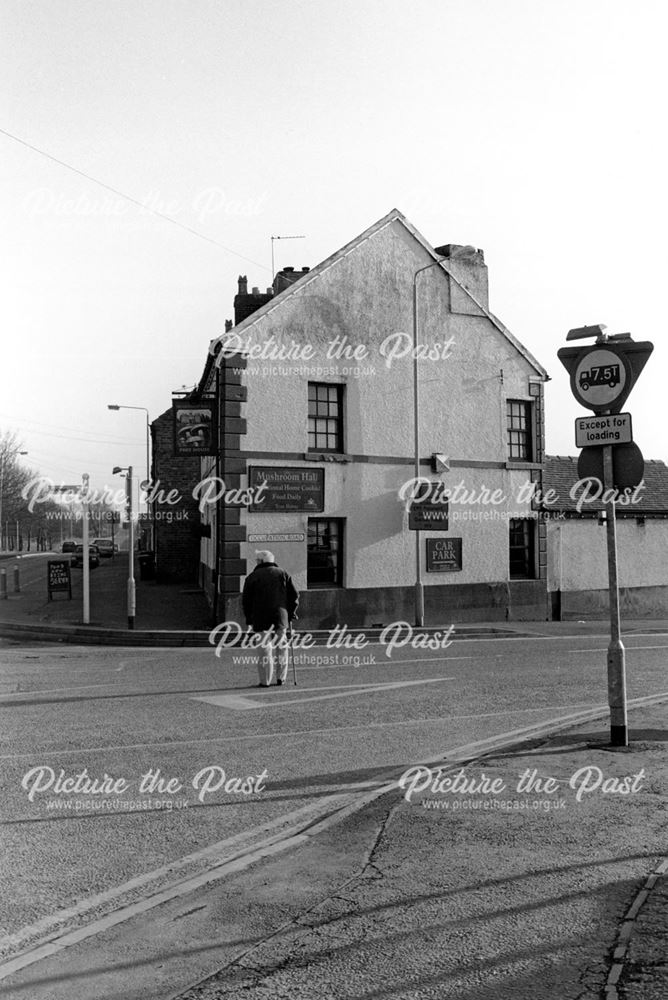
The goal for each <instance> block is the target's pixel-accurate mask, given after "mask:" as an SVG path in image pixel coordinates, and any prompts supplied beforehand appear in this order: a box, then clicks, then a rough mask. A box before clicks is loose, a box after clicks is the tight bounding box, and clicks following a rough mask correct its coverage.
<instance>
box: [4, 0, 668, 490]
mask: <svg viewBox="0 0 668 1000" xmlns="http://www.w3.org/2000/svg"><path fill="white" fill-rule="evenodd" d="M667 28H668V7H667V5H666V4H665V2H663V0H636V2H635V3H633V4H631V3H628V2H627V0H623V2H622V0H559V2H556V0H335V2H334V0H308V2H307V0H215V2H214V0H115V2H113V3H110V2H109V0H60V2H58V3H54V2H53V0H0V93H1V94H2V96H1V97H0V108H1V112H0V129H3V130H4V131H5V132H9V133H11V134H12V135H14V136H17V137H19V138H20V139H22V140H24V141H25V142H27V143H30V144H31V145H33V146H35V147H38V148H39V149H41V150H44V151H45V152H47V153H49V154H50V155H51V156H53V157H55V158H57V159H59V160H62V161H64V162H66V163H68V164H71V165H73V166H75V167H76V168H77V169H78V170H80V171H82V172H83V173H85V174H88V175H90V176H91V177H94V178H97V179H98V180H100V181H102V182H104V183H105V184H107V185H109V186H110V187H112V188H115V189H117V190H118V191H119V192H123V193H124V194H127V195H129V196H131V197H132V198H134V199H135V200H136V201H137V202H139V203H140V204H141V205H143V206H145V207H144V208H142V207H139V206H137V205H134V204H132V203H131V202H129V201H126V200H124V199H123V198H122V197H120V196H119V195H116V194H113V193H111V192H110V191H108V190H105V189H103V188H102V187H99V186H98V185H96V184H95V183H93V182H92V181H90V180H87V179H85V178H84V177H82V176H80V175H77V174H75V173H73V172H72V171H70V170H68V169H66V168H65V167H63V166H60V165H59V164H57V163H55V162H53V160H49V159H47V158H46V157H45V156H43V155H39V154H38V153H36V152H34V151H33V150H31V149H29V148H27V147H26V146H24V145H21V144H20V143H18V142H16V141H14V140H12V139H10V138H9V137H7V135H4V134H0V150H1V155H0V204H1V213H2V219H3V223H2V249H3V257H4V259H3V261H2V274H3V278H4V281H3V286H4V287H3V294H2V296H1V297H0V322H1V325H2V353H1V361H0V429H10V430H11V429H15V430H16V431H17V432H18V434H19V437H20V440H21V442H22V444H23V446H24V447H25V448H26V449H28V451H29V453H30V455H29V459H30V461H31V463H33V464H34V466H36V467H37V468H38V469H39V470H40V471H41V472H42V473H44V474H46V475H50V476H52V477H53V478H55V479H57V480H58V481H61V480H64V481H65V482H72V483H74V482H77V481H78V480H79V478H80V475H81V473H82V472H89V473H90V474H91V479H92V482H93V483H94V484H98V485H102V484H104V483H107V482H109V483H113V482H114V480H113V479H112V478H111V469H112V466H114V465H127V464H129V463H133V464H134V465H135V466H136V467H137V468H138V469H140V470H141V469H143V467H144V463H145V415H144V414H143V413H142V412H139V411H135V412H133V411H131V410H125V411H120V412H117V413H112V412H110V411H108V410H107V408H106V404H107V403H120V404H124V405H131V406H140V407H147V408H148V410H149V412H150V416H151V418H154V417H156V416H158V414H160V413H162V412H163V411H164V410H166V409H167V408H168V407H169V406H170V405H171V398H172V397H171V392H172V390H178V389H180V388H182V387H183V386H186V387H191V386H192V385H194V384H195V382H197V380H198V379H199V376H200V375H201V372H202V368H203V364H204V360H205V357H206V351H207V347H208V343H209V341H210V340H211V339H212V338H213V337H215V336H217V335H218V334H219V333H221V332H222V331H223V328H224V321H225V319H226V318H231V317H232V314H233V313H232V298H233V296H234V293H235V291H236V287H237V286H236V281H237V276H238V275H239V274H247V275H248V279H249V287H250V286H253V285H257V286H259V287H260V288H261V289H262V288H264V287H266V286H267V285H268V284H270V282H271V277H272V275H271V247H270V239H269V237H270V236H271V235H272V234H282V235H292V234H305V235H306V236H307V239H305V240H301V241H299V242H295V243H288V242H285V243H277V244H276V245H275V246H276V265H277V267H280V266H284V265H288V264H292V265H294V266H295V267H297V268H300V267H302V266H304V265H309V266H313V265H315V264H316V263H318V262H319V261H321V260H322V259H324V258H325V257H326V256H328V255H329V254H330V253H332V252H333V251H334V250H336V249H337V248H338V247H340V246H342V245H343V244H344V243H346V242H348V240H350V239H351V238H352V237H353V236H355V235H356V234H357V233H359V232H361V231H362V230H364V229H365V228H366V227H367V226H369V225H370V224H371V223H373V222H375V221H376V220H377V219H378V218H380V217H381V216H383V215H385V214H386V213H387V212H388V211H389V210H390V209H391V208H393V207H397V208H399V209H400V210H401V211H402V212H404V214H405V215H407V216H408V218H409V219H410V221H411V222H412V223H413V224H414V225H415V226H416V227H417V228H418V229H419V230H420V231H421V232H422V234H423V235H424V236H425V237H426V239H427V240H429V242H430V243H432V245H436V246H437V245H440V244H443V243H450V242H452V243H463V244H473V245H475V246H477V247H482V248H483V249H484V251H485V259H486V262H487V264H488V266H489V272H490V304H491V308H492V310H493V311H494V312H495V313H496V314H497V315H498V316H499V317H500V318H501V320H502V321H503V322H504V323H505V324H506V326H508V327H509V328H510V329H511V330H512V332H513V333H514V334H515V336H517V337H518V338H519V339H520V340H521V341H522V342H523V343H524V344H525V345H526V347H527V348H528V349H529V350H530V351H531V352H532V354H533V355H534V356H535V357H536V358H538V360H539V361H540V362H541V363H542V364H543V365H544V367H546V368H547V370H548V372H549V374H550V375H551V377H552V382H551V383H549V385H548V387H547V390H546V398H547V446H548V451H549V452H551V453H553V454H575V453H576V449H575V446H574V432H573V420H574V418H575V417H576V416H578V415H580V414H582V413H583V411H582V410H581V408H579V407H578V405H577V404H576V403H575V401H574V400H573V399H572V397H571V395H570V390H569V387H568V379H567V376H566V373H565V371H564V370H563V368H562V367H561V364H560V363H559V362H558V360H557V358H556V351H557V349H558V348H559V347H560V346H561V345H562V344H563V343H564V340H565V335H566V332H567V330H568V329H569V328H570V327H574V326H581V325H584V324H592V323H605V324H607V326H608V328H609V331H610V332H613V333H614V332H623V331H631V332H632V334H633V336H634V337H635V339H637V340H641V339H649V340H652V341H654V344H655V351H654V355H653V357H652V358H651V359H650V362H649V363H648V366H647V368H646V369H645V372H644V373H643V375H642V376H641V381H640V382H639V383H638V385H637V387H636V389H635V390H634V392H633V394H632V396H631V398H630V400H629V402H628V404H627V406H626V409H628V410H630V411H631V412H632V414H633V420H634V437H635V440H636V441H637V442H638V444H639V445H640V447H641V449H642V451H643V453H644V455H645V457H646V458H659V459H663V460H666V459H668V446H667V445H666V434H665V431H666V426H667V424H668V420H667V413H668V392H667V391H666V388H665V376H666V373H667V371H668V367H667V360H668V359H667V352H666V347H665V343H666V319H665V315H664V311H663V310H664V305H663V300H664V294H663V289H664V286H665V283H666V273H667V268H668V259H667V257H668V253H667V250H666V243H667V239H666V230H667V228H668V227H667V225H666V222H667V219H666V177H667V176H668V169H667V167H668V163H667V159H668V156H667V152H666V150H667V148H668V147H667V144H666V140H665V130H666V98H667V96H668V87H667V86H666V65H667V63H668V60H667V59H666V56H665V45H666V32H667ZM147 207H150V208H152V209H155V210H157V211H159V212H163V213H164V214H167V215H170V216H171V217H173V218H174V219H175V220H176V221H177V222H178V223H180V225H181V226H183V227H190V228H192V229H195V230H197V232H198V233H200V234H201V235H202V236H203V237H207V239H202V238H198V237H197V236H195V235H192V234H191V233H190V232H188V231H186V229H184V228H179V227H178V226H176V225H173V224H170V223H169V222H167V221H163V220H162V219H160V218H158V217H156V216H155V215H153V214H151V213H150V212H149V211H147ZM211 241H212V242H211ZM26 461H27V460H26ZM117 482H118V481H117ZM118 485H119V486H120V485H121V484H120V482H118Z"/></svg>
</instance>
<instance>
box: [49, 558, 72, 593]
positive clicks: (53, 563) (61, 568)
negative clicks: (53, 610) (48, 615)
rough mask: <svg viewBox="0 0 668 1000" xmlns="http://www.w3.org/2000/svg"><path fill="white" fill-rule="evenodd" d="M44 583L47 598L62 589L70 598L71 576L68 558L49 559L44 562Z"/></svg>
mask: <svg viewBox="0 0 668 1000" xmlns="http://www.w3.org/2000/svg"><path fill="white" fill-rule="evenodd" d="M46 585H47V589H48V592H49V600H51V598H52V596H53V594H55V593H58V592H60V591H63V592H65V593H67V595H68V597H69V599H70V600H72V576H71V573H70V561H69V559H49V561H48V563H47V564H46Z"/></svg>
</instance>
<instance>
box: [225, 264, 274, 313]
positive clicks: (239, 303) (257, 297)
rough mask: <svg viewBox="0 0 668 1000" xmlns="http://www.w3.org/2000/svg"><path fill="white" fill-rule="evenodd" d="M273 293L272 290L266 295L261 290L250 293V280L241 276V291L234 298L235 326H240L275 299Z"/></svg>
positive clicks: (257, 289)
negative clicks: (252, 314)
mask: <svg viewBox="0 0 668 1000" xmlns="http://www.w3.org/2000/svg"><path fill="white" fill-rule="evenodd" d="M273 294H274V293H273V291H272V289H271V288H268V289H267V292H266V294H264V293H262V292H260V289H259V288H253V289H252V291H251V292H250V294H249V292H248V278H247V277H246V275H245V274H240V275H239V291H238V292H237V294H236V295H235V296H234V325H235V326H238V325H239V323H242V322H243V321H244V320H245V319H246V317H247V316H250V315H251V313H254V312H255V310H256V309H259V308H260V306H263V305H265V303H267V302H269V300H270V299H271V298H273Z"/></svg>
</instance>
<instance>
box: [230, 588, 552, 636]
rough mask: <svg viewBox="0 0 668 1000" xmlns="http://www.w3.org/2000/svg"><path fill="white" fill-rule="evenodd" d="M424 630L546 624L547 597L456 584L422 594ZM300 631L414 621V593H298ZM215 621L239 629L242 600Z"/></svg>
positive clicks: (376, 590)
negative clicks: (512, 623) (503, 623)
mask: <svg viewBox="0 0 668 1000" xmlns="http://www.w3.org/2000/svg"><path fill="white" fill-rule="evenodd" d="M424 601H425V625H431V626H434V625H445V626H449V625H452V624H457V623H458V622H459V623H462V624H463V623H468V622H488V621H545V620H546V618H547V617H548V613H547V608H548V604H547V592H546V589H545V581H543V580H513V581H511V582H510V583H490V584H487V583H484V584H483V583H471V584H459V585H457V584H455V585H450V586H447V587H434V586H429V587H425V589H424ZM298 614H299V620H298V628H299V629H300V630H301V631H303V630H308V629H314V630H315V629H328V628H333V627H334V626H335V625H341V624H346V625H349V626H350V627H351V628H353V627H355V628H362V627H365V626H366V627H367V628H368V627H370V626H372V625H389V624H390V623H391V622H395V621H407V622H410V623H411V624H412V623H413V622H414V621H415V591H414V588H413V587H369V588H361V589H357V590H346V589H344V588H331V589H323V590H308V591H304V592H302V594H301V595H300V599H299V611H298ZM218 619H219V621H223V620H226V621H237V622H240V623H241V624H242V625H243V624H244V618H243V614H242V611H241V597H239V596H237V597H233V598H226V599H225V600H223V599H222V598H221V602H220V612H219V614H218Z"/></svg>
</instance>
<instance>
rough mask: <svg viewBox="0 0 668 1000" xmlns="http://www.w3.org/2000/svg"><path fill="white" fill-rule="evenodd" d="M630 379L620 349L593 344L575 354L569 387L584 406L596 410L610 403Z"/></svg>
mask: <svg viewBox="0 0 668 1000" xmlns="http://www.w3.org/2000/svg"><path fill="white" fill-rule="evenodd" d="M631 379H632V373H631V370H630V366H629V363H628V361H627V360H626V358H625V357H624V355H623V354H622V353H621V352H620V353H617V352H616V351H611V350H609V349H608V348H605V347H593V348H591V349H590V350H588V351H584V352H583V354H582V355H581V356H580V357H579V358H578V363H577V365H576V366H575V371H574V372H573V375H572V378H571V387H572V389H573V395H574V396H575V398H576V399H577V400H579V402H580V403H582V405H583V406H586V407H587V409H588V410H600V409H607V408H608V407H610V406H614V404H615V402H616V400H617V399H619V397H620V396H621V395H622V394H623V392H624V388H625V386H626V385H627V383H628V382H630V380H631Z"/></svg>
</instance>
